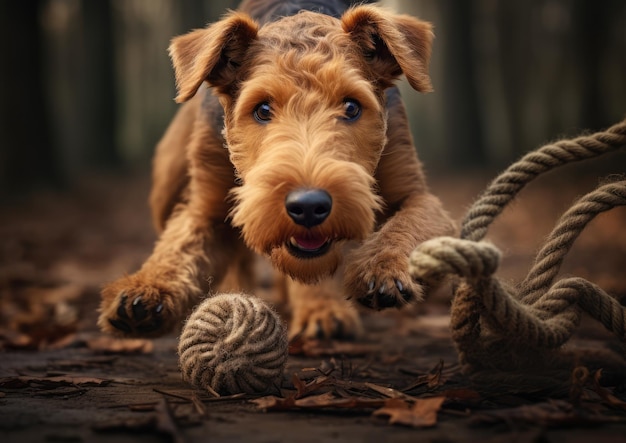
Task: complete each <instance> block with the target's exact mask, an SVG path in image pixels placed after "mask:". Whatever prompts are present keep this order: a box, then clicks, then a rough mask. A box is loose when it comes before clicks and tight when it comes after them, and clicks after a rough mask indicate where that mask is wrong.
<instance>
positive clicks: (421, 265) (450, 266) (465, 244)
mask: <svg viewBox="0 0 626 443" xmlns="http://www.w3.org/2000/svg"><path fill="white" fill-rule="evenodd" d="M500 256H501V253H500V251H499V250H498V248H496V247H495V246H494V245H492V244H490V243H487V242H484V241H481V242H474V241H470V240H462V239H459V238H454V237H437V238H433V239H431V240H427V241H425V242H424V243H422V244H420V245H419V246H418V247H417V248H415V250H414V251H413V252H412V253H411V256H410V257H409V273H410V274H411V276H412V277H413V278H414V279H415V280H419V281H423V282H425V283H428V284H432V285H435V284H437V283H439V282H441V281H442V280H443V279H444V278H445V277H446V276H448V275H457V276H459V277H462V278H465V279H467V280H473V281H475V280H479V279H484V278H488V277H490V276H491V275H493V274H494V273H495V272H496V270H497V269H498V265H499V263H500Z"/></svg>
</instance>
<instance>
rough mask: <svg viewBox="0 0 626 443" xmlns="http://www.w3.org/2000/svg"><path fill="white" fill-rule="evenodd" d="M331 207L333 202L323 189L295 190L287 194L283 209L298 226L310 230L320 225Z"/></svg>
mask: <svg viewBox="0 0 626 443" xmlns="http://www.w3.org/2000/svg"><path fill="white" fill-rule="evenodd" d="M332 207H333V200H332V199H331V198H330V195H329V194H328V192H326V191H324V190H323V189H297V190H295V191H292V192H290V193H289V194H287V198H285V208H286V209H287V214H289V217H291V219H292V220H293V221H294V222H296V223H297V224H299V225H302V226H306V227H307V228H312V227H313V226H317V225H319V224H320V223H322V222H323V221H324V220H326V218H327V217H328V215H329V214H330V210H331V208H332Z"/></svg>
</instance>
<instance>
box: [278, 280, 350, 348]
mask: <svg viewBox="0 0 626 443" xmlns="http://www.w3.org/2000/svg"><path fill="white" fill-rule="evenodd" d="M342 289H343V288H342V287H341V283H340V281H338V280H337V278H328V279H325V280H323V281H321V282H320V283H318V284H313V285H307V284H304V283H299V282H297V281H294V280H292V279H288V296H289V305H290V308H291V322H290V325H289V338H290V339H293V338H294V337H296V336H301V337H303V338H307V339H315V338H317V339H324V338H339V339H353V338H357V337H358V336H359V335H361V333H362V325H361V319H360V317H359V313H358V311H357V308H356V306H354V304H353V303H352V302H351V301H350V300H346V297H345V295H344V294H343V290H342Z"/></svg>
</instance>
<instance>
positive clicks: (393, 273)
mask: <svg viewBox="0 0 626 443" xmlns="http://www.w3.org/2000/svg"><path fill="white" fill-rule="evenodd" d="M294 3H296V4H297V2H294ZM308 3H315V2H308ZM318 3H319V4H320V7H321V8H324V10H328V11H330V13H332V14H335V13H337V14H336V15H337V16H339V15H341V18H336V17H332V16H331V15H324V14H320V13H315V12H310V11H303V12H299V13H296V14H293V15H289V16H286V17H283V18H280V19H277V20H274V19H273V18H272V17H270V15H271V14H273V13H274V12H272V11H275V10H278V9H277V8H280V7H286V6H284V5H283V4H282V3H280V2H277V1H275V0H265V1H262V0H260V1H256V2H255V1H254V0H248V1H245V2H244V4H243V5H242V8H240V10H239V11H237V12H231V13H230V14H228V15H227V16H226V17H225V18H224V19H222V20H221V21H219V22H217V23H215V24H213V25H210V26H208V27H207V28H205V29H201V30H196V31H193V32H191V33H189V34H187V35H184V36H181V37H177V38H175V39H174V40H173V42H172V46H171V47H170V54H171V56H172V60H173V64H174V68H175V72H176V79H177V85H178V90H179V95H178V97H177V101H179V102H186V103H184V104H183V106H182V108H181V110H180V111H179V114H178V115H177V117H176V118H175V119H174V121H173V122H172V124H171V126H170V128H169V129H168V131H167V132H166V134H165V136H164V138H163V139H162V141H161V142H160V144H159V146H158V148H157V152H156V155H155V160H154V168H153V190H152V193H151V205H152V211H153V218H154V223H155V226H156V227H157V228H158V229H160V230H162V232H161V235H160V239H159V241H158V242H157V244H156V246H155V249H154V251H153V254H152V255H151V257H150V258H149V259H148V260H147V261H146V262H145V263H144V265H143V266H142V268H141V269H140V270H139V271H138V272H136V273H135V274H133V275H130V276H126V277H123V278H122V279H120V280H118V281H116V282H114V283H111V284H110V285H107V286H106V287H105V288H104V290H103V292H102V297H103V298H102V305H101V316H100V319H99V325H100V327H101V328H102V329H103V330H105V331H107V332H110V333H113V334H116V335H123V336H135V335H140V336H155V335H160V334H162V333H164V332H166V331H168V330H170V329H171V328H173V327H174V326H175V325H176V324H177V323H179V322H180V321H181V320H182V319H183V318H184V317H185V315H187V313H188V311H189V309H190V308H192V307H193V306H194V305H195V304H196V303H198V301H199V300H200V299H201V298H202V297H203V296H205V295H206V294H207V293H208V291H210V290H211V289H212V288H211V287H210V284H213V285H217V284H219V283H220V282H222V280H223V279H224V277H225V276H226V274H227V272H228V269H229V267H230V268H231V269H235V270H236V272H235V274H236V275H237V281H238V286H239V289H248V290H249V289H250V287H251V278H250V272H251V269H250V267H251V266H250V263H251V262H252V259H251V257H252V255H251V254H252V251H254V252H257V253H260V254H264V255H266V256H268V257H269V258H270V260H271V262H272V264H273V265H274V267H275V268H276V269H278V270H279V271H281V272H282V273H283V274H285V275H287V276H288V277H289V284H288V285H287V288H288V292H289V296H288V299H289V301H290V305H291V307H292V324H291V328H290V333H291V335H292V336H293V335H296V334H298V333H302V334H304V335H305V336H309V337H310V336H320V335H321V336H341V337H349V336H356V335H358V334H359V332H360V331H361V324H360V321H359V318H358V314H357V311H356V309H355V308H354V306H352V305H351V302H349V301H347V300H346V298H355V299H357V300H359V301H361V302H362V303H363V304H366V305H368V306H371V307H375V308H382V307H387V306H400V305H402V304H404V303H406V302H407V301H408V300H411V299H420V298H421V297H422V292H423V290H422V288H421V286H420V285H419V284H417V283H416V282H413V281H412V280H411V278H410V276H409V275H408V272H407V258H408V255H409V253H410V252H411V251H412V250H413V249H414V248H415V246H416V245H417V244H419V243H420V242H422V241H424V240H426V239H428V238H431V237H433V236H436V235H441V234H445V233H450V232H451V230H452V223H451V221H450V220H449V218H448V216H447V215H446V213H445V212H444V211H443V209H442V207H441V204H440V202H439V200H438V199H437V198H436V197H434V196H433V195H432V194H431V193H430V192H429V191H428V188H427V185H426V182H425V178H424V174H423V171H422V167H421V164H420V162H419V160H418V159H417V155H416V152H415V149H414V147H413V142H412V139H411V135H410V132H409V128H408V123H407V118H406V115H405V111H404V107H403V105H402V102H401V100H400V98H399V94H398V93H397V90H395V88H393V87H392V85H393V82H394V81H395V80H396V79H397V78H398V77H399V76H400V75H402V74H404V75H405V76H406V77H407V79H408V80H409V83H410V84H411V85H412V86H413V87H414V88H415V89H416V90H418V91H422V92H426V91H429V90H430V89H431V85H430V79H429V77H428V73H427V67H428V61H429V58H430V47H431V41H432V32H431V26H430V25H429V24H428V23H425V22H422V21H420V20H418V19H415V18H412V17H408V16H402V15H395V14H392V13H390V12H388V11H386V10H384V9H382V8H379V7H376V6H369V5H368V6H366V5H362V6H356V7H354V8H351V9H348V10H346V11H342V10H340V9H337V7H338V3H341V2H337V1H335V2H323V1H320V2H318ZM259 4H266V6H267V8H266V10H267V11H268V12H267V16H255V17H254V19H253V18H252V17H250V16H249V15H248V13H247V12H250V11H254V10H260V9H262V8H259ZM255 19H256V20H258V21H256V20H255ZM203 83H206V84H207V85H208V86H209V87H210V88H211V89H212V93H211V92H207V91H211V90H209V89H207V88H205V87H203V86H202V85H203ZM346 99H350V100H355V101H357V102H358V103H359V104H360V105H361V108H362V113H361V115H360V117H359V118H358V119H356V120H355V121H346V120H345V119H344V118H343V113H344V101H345V100H346ZM262 102H268V103H270V104H271V111H272V114H271V121H270V122H269V123H267V124H265V123H260V122H259V121H257V120H256V119H255V118H254V117H253V113H254V110H255V108H256V107H257V105H259V103H262ZM303 188H304V189H323V190H325V191H326V192H327V193H328V194H329V195H330V196H332V211H331V212H330V215H329V216H328V218H327V219H325V220H324V222H323V223H321V224H319V225H317V226H314V227H311V228H307V227H304V226H301V225H299V224H296V223H294V221H293V220H292V218H290V216H289V215H288V214H287V211H286V210H285V199H286V196H287V195H288V194H289V193H290V192H291V191H294V190H298V189H303ZM292 237H299V238H322V239H328V240H329V241H330V242H331V243H330V248H329V250H328V252H326V253H325V254H323V255H319V256H316V257H314V258H298V257H297V256H295V255H293V253H292V252H290V250H289V248H288V247H287V245H288V243H289V241H290V239H291V238H292ZM214 288H215V286H214V287H213V289H214Z"/></svg>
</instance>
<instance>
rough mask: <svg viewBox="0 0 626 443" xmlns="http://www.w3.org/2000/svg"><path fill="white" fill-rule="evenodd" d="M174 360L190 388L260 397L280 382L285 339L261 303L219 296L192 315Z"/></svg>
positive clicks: (273, 314)
mask: <svg viewBox="0 0 626 443" xmlns="http://www.w3.org/2000/svg"><path fill="white" fill-rule="evenodd" d="M178 354H179V362H180V368H181V372H182V375H183V379H184V380H185V381H186V382H188V383H190V384H192V385H193V386H195V387H198V388H201V389H206V390H207V391H209V392H211V393H212V392H218V393H220V394H237V393H240V392H245V393H255V392H261V391H264V390H266V389H268V388H269V387H271V386H272V384H273V383H275V382H280V380H281V378H282V375H283V370H284V367H285V363H286V360H287V334H286V331H285V328H284V326H283V323H282V321H281V320H280V318H279V317H278V314H276V312H274V311H273V310H272V309H271V308H270V307H269V306H268V305H267V304H265V303H264V302H263V301H262V300H260V299H258V298H255V297H252V296H247V295H245V294H219V295H216V296H214V297H211V298H207V299H206V300H204V301H203V302H202V303H201V304H200V305H199V306H198V307H197V308H196V309H194V311H193V313H192V314H191V315H190V317H189V319H188V320H187V322H186V323H185V325H184V327H183V330H182V333H181V336H180V340H179V344H178Z"/></svg>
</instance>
